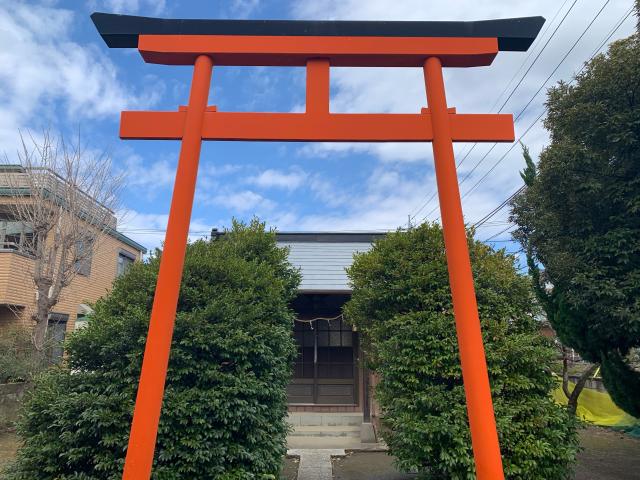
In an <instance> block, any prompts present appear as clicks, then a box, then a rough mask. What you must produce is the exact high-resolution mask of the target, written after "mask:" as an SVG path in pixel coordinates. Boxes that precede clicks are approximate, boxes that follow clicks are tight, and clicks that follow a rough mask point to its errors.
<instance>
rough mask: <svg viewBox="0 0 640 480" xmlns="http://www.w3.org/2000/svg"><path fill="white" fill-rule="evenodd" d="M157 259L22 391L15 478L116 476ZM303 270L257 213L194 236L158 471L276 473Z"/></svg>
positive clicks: (219, 475)
mask: <svg viewBox="0 0 640 480" xmlns="http://www.w3.org/2000/svg"><path fill="white" fill-rule="evenodd" d="M158 265H159V260H158V256H156V257H155V258H153V259H152V260H151V261H150V262H148V263H146V264H135V265H133V266H132V267H131V268H130V269H129V270H128V272H127V273H126V274H125V275H124V276H122V277H120V278H119V279H118V280H116V282H115V284H114V288H113V290H112V292H111V293H110V294H109V295H107V296H106V297H105V298H104V299H102V300H100V301H98V302H97V304H96V305H95V313H94V314H93V315H92V316H91V318H90V319H89V322H88V325H87V327H86V328H85V329H83V330H81V331H79V332H77V333H75V334H74V335H73V336H72V337H71V338H70V340H69V341H68V344H67V352H68V362H67V363H68V366H67V367H66V368H59V369H56V370H55V371H52V372H47V373H46V374H44V375H43V376H42V377H41V378H40V379H39V380H38V381H37V384H36V388H35V390H34V393H33V394H32V395H31V396H30V398H29V399H28V400H27V402H26V406H25V408H24V413H23V416H22V420H21V422H20V425H19V433H20V435H21V437H22V439H23V441H24V445H23V447H22V448H21V450H20V451H19V453H18V459H17V462H16V463H15V464H14V465H13V466H12V467H11V468H10V471H9V472H8V475H9V478H11V479H15V480H17V479H24V480H26V479H29V480H32V479H34V478H38V479H41V480H46V479H56V480H63V479H119V478H121V474H122V473H121V472H122V468H123V464H124V456H125V453H126V446H127V440H128V434H129V427H130V422H131V418H132V411H133V405H134V399H135V393H136V388H137V381H138V377H139V374H140V366H141V361H142V353H143V348H144V344H145V338H146V333H147V328H148V319H149V314H150V311H151V304H152V301H153V293H154V290H155V282H156V277H157V271H158ZM298 283H299V274H298V272H297V271H295V270H294V269H293V268H292V267H291V266H290V265H289V264H288V262H287V252H286V250H285V249H281V248H278V247H277V246H276V243H275V235H274V234H273V233H267V232H265V229H264V225H263V224H261V223H259V222H257V221H253V222H252V223H251V224H250V225H248V226H246V225H243V224H240V223H234V226H233V229H232V230H231V231H230V232H227V234H226V235H224V236H223V237H222V238H219V239H217V240H214V241H197V242H195V243H193V244H191V245H189V246H188V249H187V256H186V261H185V269H184V274H183V281H182V287H181V290H180V300H179V304H178V314H177V318H176V324H175V331H174V336H173V342H172V347H171V358H170V361H169V370H168V376H167V383H166V391H165V396H164V403H163V409H162V416H161V420H160V426H159V432H158V441H157V446H156V452H155V459H154V468H153V478H154V479H161V480H173V479H196V478H198V479H200V478H202V479H225V480H231V479H254V478H255V479H262V478H275V477H274V476H275V475H277V473H278V471H279V468H280V465H281V462H282V458H283V455H284V454H285V449H286V434H287V430H288V428H287V424H286V414H287V405H286V385H287V383H288V380H289V377H290V371H291V364H292V362H293V358H294V355H295V346H294V343H293V339H292V335H291V330H292V328H293V313H292V311H290V309H289V306H288V305H289V302H290V301H291V299H292V298H293V297H294V295H295V294H296V289H297V285H298Z"/></svg>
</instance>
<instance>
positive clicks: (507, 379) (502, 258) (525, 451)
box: [345, 224, 577, 480]
mask: <svg viewBox="0 0 640 480" xmlns="http://www.w3.org/2000/svg"><path fill="white" fill-rule="evenodd" d="M469 246H470V251H471V259H472V265H473V273H474V280H475V287H476V293H477V299H478V305H479V312H480V318H481V324H482V333H483V339H484V343H485V347H486V353H487V363H488V368H489V375H490V379H491V389H492V394H493V399H494V406H495V411H496V417H497V424H498V431H499V435H500V445H501V450H502V455H503V462H504V468H505V473H506V476H507V478H509V479H540V480H543V479H544V480H554V479H563V478H567V477H568V476H569V475H570V472H571V467H572V464H573V463H574V461H575V455H576V451H577V435H576V423H575V420H574V419H573V418H571V417H570V416H569V415H568V414H567V412H566V409H564V408H562V407H560V406H558V405H556V404H555V403H554V402H553V400H552V399H551V396H550V392H551V391H552V389H554V388H555V387H556V385H557V384H556V381H555V380H554V379H553V377H552V375H551V365H552V362H553V358H554V351H553V349H552V348H551V346H550V345H549V343H548V341H547V340H546V339H545V338H544V337H543V336H542V335H540V334H539V333H538V328H537V325H536V320H535V318H534V313H535V310H534V304H533V297H532V293H531V287H530V284H529V281H528V280H527V278H526V277H522V276H519V275H518V274H517V272H516V270H515V268H514V258H513V257H512V256H510V255H508V254H506V253H505V252H504V250H500V251H493V250H492V249H491V248H490V247H488V246H487V245H485V244H483V243H480V242H477V241H474V240H473V239H472V238H471V235H470V236H469ZM349 277H350V278H351V282H352V284H353V287H354V291H353V297H352V299H351V300H350V301H349V302H348V304H347V305H346V309H345V313H346V315H347V318H348V319H349V320H350V321H352V322H353V323H354V324H355V325H356V326H357V327H358V330H359V331H360V332H362V334H363V336H364V339H365V341H364V345H365V348H366V350H367V353H368V355H369V358H370V361H371V367H372V368H373V369H374V370H375V371H376V372H377V373H378V374H379V375H380V383H379V385H378V386H377V389H376V399H377V401H378V402H379V404H380V406H381V408H382V412H383V416H384V424H385V426H386V427H388V428H389V431H388V433H387V434H386V435H385V440H386V441H387V443H388V444H389V447H390V450H391V453H392V454H393V455H395V456H396V457H397V459H398V465H399V467H401V468H402V469H404V470H408V471H409V470H413V471H418V472H421V473H422V474H424V475H425V477H426V478H437V479H441V478H446V479H469V480H471V479H474V478H475V467H474V462H473V452H472V449H471V438H470V434H469V426H468V418H467V412H466V403H465V394H464V387H463V383H462V373H461V368H460V360H459V357H458V345H457V340H456V331H455V326H454V317H453V311H452V305H451V294H450V290H449V280H448V274H447V265H446V259H445V249H444V241H443V237H442V230H441V227H440V226H439V225H436V224H433V225H429V224H424V225H422V226H420V227H418V228H416V229H413V230H411V231H409V232H398V233H394V234H389V235H388V236H387V237H386V238H385V239H382V240H379V241H377V242H376V243H375V245H374V247H373V249H372V250H371V251H369V252H367V253H363V254H360V255H358V256H357V257H356V260H355V262H354V264H353V266H352V267H351V268H350V269H349Z"/></svg>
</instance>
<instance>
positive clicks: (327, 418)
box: [287, 412, 363, 427]
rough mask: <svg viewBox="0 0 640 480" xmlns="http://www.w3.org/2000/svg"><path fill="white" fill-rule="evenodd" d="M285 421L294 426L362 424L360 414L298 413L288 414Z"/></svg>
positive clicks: (356, 425)
mask: <svg viewBox="0 0 640 480" xmlns="http://www.w3.org/2000/svg"><path fill="white" fill-rule="evenodd" d="M287 421H288V422H289V423H290V424H291V425H294V426H296V427H297V426H303V427H305V426H310V427H311V426H327V427H334V426H341V425H345V426H352V427H358V426H360V425H361V424H362V421H363V417H362V413H315V412H299V413H290V414H289V417H288V419H287Z"/></svg>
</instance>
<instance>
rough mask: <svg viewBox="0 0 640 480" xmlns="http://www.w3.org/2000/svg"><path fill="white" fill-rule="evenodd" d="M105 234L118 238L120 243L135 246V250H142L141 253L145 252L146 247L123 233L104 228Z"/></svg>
mask: <svg viewBox="0 0 640 480" xmlns="http://www.w3.org/2000/svg"><path fill="white" fill-rule="evenodd" d="M106 233H107V235H110V236H112V237H113V238H115V239H117V240H120V241H121V242H122V243H124V244H126V245H129V246H130V247H132V248H135V249H136V250H137V251H139V252H142V253H143V255H144V254H146V253H147V249H146V247H143V246H142V245H140V244H139V243H138V242H136V241H135V240H133V239H131V238H129V237H127V236H126V235H125V234H123V233H121V232H119V231H117V230H115V229H112V228H108V229H107V230H106Z"/></svg>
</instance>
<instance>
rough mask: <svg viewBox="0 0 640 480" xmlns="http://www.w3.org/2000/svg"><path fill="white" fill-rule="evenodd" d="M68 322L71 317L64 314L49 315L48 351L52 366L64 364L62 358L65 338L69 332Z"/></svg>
mask: <svg viewBox="0 0 640 480" xmlns="http://www.w3.org/2000/svg"><path fill="white" fill-rule="evenodd" d="M68 320H69V315H66V314H64V313H50V314H49V324H48V325H47V343H46V347H47V348H46V351H47V356H48V358H49V361H50V362H51V363H52V364H58V363H60V362H62V356H63V355H64V338H65V334H66V332H67V321H68Z"/></svg>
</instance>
